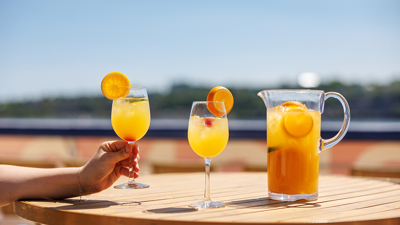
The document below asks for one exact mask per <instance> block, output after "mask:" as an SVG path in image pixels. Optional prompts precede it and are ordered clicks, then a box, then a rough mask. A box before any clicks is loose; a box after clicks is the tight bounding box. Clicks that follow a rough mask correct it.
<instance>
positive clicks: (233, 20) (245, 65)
mask: <svg viewBox="0 0 400 225" xmlns="http://www.w3.org/2000/svg"><path fill="white" fill-rule="evenodd" d="M112 71H120V72H123V73H125V74H126V75H127V76H128V77H129V78H130V80H131V83H132V84H135V85H142V86H145V87H147V88H148V91H149V92H155V91H166V90H168V88H169V87H170V86H171V84H172V83H177V82H186V83H191V84H196V85H206V86H209V87H210V89H211V88H212V87H214V86H217V85H223V86H228V87H232V86H235V87H255V88H260V90H262V89H264V88H269V87H273V86H276V85H280V84H285V83H286V84H294V83H296V78H297V76H298V75H299V74H300V73H302V72H314V73H318V74H319V75H320V76H321V80H322V82H327V81H330V80H335V79H339V80H341V81H342V82H347V83H363V84H367V83H376V82H379V83H387V82H391V81H392V80H400V1H399V0H397V1H394V0H374V1H371V0H324V1H320V0H290V1H289V0H281V1H267V0H263V1H256V0H241V1H235V0H229V1H228V0H201V1H200V0H180V1H171V0H163V1H161V0H159V1H154V0H153V1H135V0H132V1H75V0H72V1H50V0H46V1H45V0H35V1H28V0H26V1H13V0H0V101H14V100H20V99H34V98H39V97H48V96H66V95H97V94H101V91H100V83H101V80H102V78H103V77H104V76H105V75H106V74H107V73H108V72H112ZM327 91H329V90H327Z"/></svg>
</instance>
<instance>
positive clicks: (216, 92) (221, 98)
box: [207, 86, 233, 117]
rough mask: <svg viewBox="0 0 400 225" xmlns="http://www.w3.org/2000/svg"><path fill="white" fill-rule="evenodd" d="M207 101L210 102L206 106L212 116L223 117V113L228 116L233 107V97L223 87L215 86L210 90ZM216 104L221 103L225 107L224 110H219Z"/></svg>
mask: <svg viewBox="0 0 400 225" xmlns="http://www.w3.org/2000/svg"><path fill="white" fill-rule="evenodd" d="M207 101H209V102H211V103H209V104H207V108H208V110H210V112H211V113H212V114H213V115H214V116H218V117H221V116H224V115H225V113H226V114H228V113H229V112H230V111H231V110H232V107H233V95H232V93H231V92H230V91H229V90H228V89H227V88H225V87H222V86H217V87H214V88H213V89H211V91H210V92H209V93H208V96H207ZM216 102H223V103H224V105H225V109H223V108H222V109H221V107H220V106H219V105H218V104H217V103H216Z"/></svg>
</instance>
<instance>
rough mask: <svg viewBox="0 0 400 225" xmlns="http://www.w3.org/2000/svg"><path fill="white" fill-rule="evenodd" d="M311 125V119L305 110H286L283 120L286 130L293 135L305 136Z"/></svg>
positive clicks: (312, 123)
mask: <svg viewBox="0 0 400 225" xmlns="http://www.w3.org/2000/svg"><path fill="white" fill-rule="evenodd" d="M313 125H314V122H313V119H312V117H311V115H310V114H309V113H308V112H307V111H301V110H296V109H294V110H293V111H289V112H287V115H286V116H285V120H284V126H285V129H286V131H287V132H288V133H289V134H290V135H292V136H294V137H304V136H306V135H307V134H308V133H310V131H311V129H312V127H313Z"/></svg>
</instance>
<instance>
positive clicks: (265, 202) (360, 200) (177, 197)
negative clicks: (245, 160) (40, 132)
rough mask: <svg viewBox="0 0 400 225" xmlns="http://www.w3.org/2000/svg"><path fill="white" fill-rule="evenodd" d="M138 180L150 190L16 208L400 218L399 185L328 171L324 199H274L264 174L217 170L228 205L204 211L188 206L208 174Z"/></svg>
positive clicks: (75, 220)
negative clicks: (329, 174) (289, 200)
mask: <svg viewBox="0 0 400 225" xmlns="http://www.w3.org/2000/svg"><path fill="white" fill-rule="evenodd" d="M124 181H126V178H125V177H124V178H123V179H120V180H119V181H118V182H117V183H121V182H124ZM138 181H139V182H142V183H146V184H149V185H150V188H148V189H141V190H121V189H114V188H110V189H107V190H105V191H103V192H101V193H97V194H93V195H90V196H84V197H83V201H82V202H79V198H71V199H66V200H57V201H53V200H43V201H17V202H16V204H15V212H16V214H17V215H19V216H21V217H23V218H26V219H29V220H32V221H35V222H39V223H43V224H82V225H83V224H84V225H86V224H96V225H102V224H129V225H132V224H135V225H137V224H140V225H142V224H143V225H144V224H146V225H150V224H160V225H162V224H176V225H184V224H191V225H197V224H207V225H222V224H310V223H320V224H400V185H399V184H395V183H391V182H386V181H382V180H373V179H366V178H356V177H347V176H328V175H326V176H321V177H320V187H319V198H318V200H317V201H312V202H280V201H274V200H270V199H268V190H267V174H266V173H264V172H260V173H244V172H241V173H212V174H211V198H212V199H213V200H214V201H219V202H222V203H224V204H225V205H226V207H224V208H219V209H207V210H201V211H196V210H193V209H190V208H188V207H187V205H189V204H190V203H194V202H197V201H199V200H201V199H202V198H203V193H204V173H177V174H157V175H148V176H142V177H140V178H139V179H138Z"/></svg>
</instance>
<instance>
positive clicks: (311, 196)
mask: <svg viewBox="0 0 400 225" xmlns="http://www.w3.org/2000/svg"><path fill="white" fill-rule="evenodd" d="M268 197H269V198H270V199H273V200H278V201H289V202H292V201H297V200H307V201H314V200H317V199H318V192H316V193H313V194H300V195H285V194H277V193H273V192H270V191H269V192H268Z"/></svg>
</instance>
